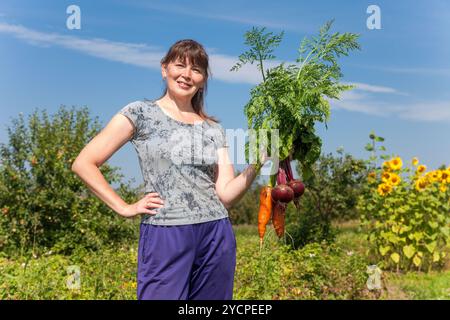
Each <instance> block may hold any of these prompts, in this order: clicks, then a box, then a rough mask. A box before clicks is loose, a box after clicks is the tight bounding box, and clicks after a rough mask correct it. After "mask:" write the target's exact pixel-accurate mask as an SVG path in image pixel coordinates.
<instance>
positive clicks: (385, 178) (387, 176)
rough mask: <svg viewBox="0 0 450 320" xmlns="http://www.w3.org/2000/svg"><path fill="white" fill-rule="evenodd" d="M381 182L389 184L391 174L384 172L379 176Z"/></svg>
mask: <svg viewBox="0 0 450 320" xmlns="http://www.w3.org/2000/svg"><path fill="white" fill-rule="evenodd" d="M381 180H382V181H383V182H384V183H389V181H390V180H391V173H390V172H386V171H384V172H383V173H382V174H381Z"/></svg>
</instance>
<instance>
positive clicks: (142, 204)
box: [122, 192, 164, 218]
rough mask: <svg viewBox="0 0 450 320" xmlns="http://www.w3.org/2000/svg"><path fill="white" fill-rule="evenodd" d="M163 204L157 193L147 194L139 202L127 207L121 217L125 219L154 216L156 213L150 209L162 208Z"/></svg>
mask: <svg viewBox="0 0 450 320" xmlns="http://www.w3.org/2000/svg"><path fill="white" fill-rule="evenodd" d="M163 204H164V201H163V200H162V199H161V198H160V197H159V194H158V193H157V192H152V193H148V194H146V195H145V196H144V197H143V198H142V199H141V200H139V201H137V202H135V203H133V204H129V205H127V206H126V207H125V209H124V211H123V212H122V216H124V217H125V218H133V217H135V216H137V215H141V214H150V215H155V214H157V212H156V211H155V210H150V209H155V208H162V207H163Z"/></svg>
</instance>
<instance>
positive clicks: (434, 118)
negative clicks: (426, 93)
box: [330, 90, 450, 122]
mask: <svg viewBox="0 0 450 320" xmlns="http://www.w3.org/2000/svg"><path fill="white" fill-rule="evenodd" d="M361 91H362V90H361ZM367 92H371V91H369V90H367ZM367 92H358V91H356V90H355V91H345V92H343V94H342V95H341V99H340V100H332V101H330V103H331V106H332V108H334V109H337V110H339V109H340V110H346V111H351V112H359V113H364V114H367V115H374V116H380V117H395V118H399V119H404V120H414V121H420V122H450V101H431V102H428V103H423V102H416V103H389V102H386V101H383V100H381V99H379V97H376V96H375V97H374V96H373V94H368V93H367ZM371 93H373V92H371Z"/></svg>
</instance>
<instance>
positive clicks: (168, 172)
mask: <svg viewBox="0 0 450 320" xmlns="http://www.w3.org/2000/svg"><path fill="white" fill-rule="evenodd" d="M118 113H120V114H122V115H124V116H126V117H127V118H128V119H129V120H130V121H131V122H132V123H133V125H134V128H135V131H134V134H133V136H132V138H131V139H130V141H131V143H132V144H133V146H134V148H135V150H136V152H137V155H138V159H139V165H140V167H141V171H142V175H143V179H144V184H145V193H150V192H158V193H159V195H160V197H161V198H162V199H163V200H164V204H163V206H164V207H162V208H152V209H151V210H155V211H156V212H157V214H155V215H142V222H143V223H148V224H154V225H184V224H194V223H201V222H207V221H212V220H218V219H222V218H226V217H228V211H227V209H226V208H225V207H224V205H223V204H222V202H221V201H220V200H219V198H218V196H217V193H216V190H215V178H216V174H217V162H218V156H217V149H218V148H222V147H228V145H227V141H226V136H225V131H224V129H223V127H222V126H221V125H220V124H218V123H215V122H212V121H210V122H208V121H197V122H195V123H194V124H188V123H184V122H181V121H178V120H176V119H174V118H172V117H170V116H169V115H167V114H166V113H165V111H163V110H162V109H161V108H160V107H159V105H158V104H156V103H155V101H154V100H144V101H135V102H132V103H130V104H128V105H126V106H125V107H124V108H122V109H121V110H120V111H119V112H118Z"/></svg>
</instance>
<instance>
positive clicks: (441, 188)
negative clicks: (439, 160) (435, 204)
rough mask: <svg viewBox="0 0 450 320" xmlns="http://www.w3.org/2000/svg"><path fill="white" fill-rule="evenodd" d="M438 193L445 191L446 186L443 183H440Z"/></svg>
mask: <svg viewBox="0 0 450 320" xmlns="http://www.w3.org/2000/svg"><path fill="white" fill-rule="evenodd" d="M439 191H441V192H445V191H447V185H446V184H445V183H441V185H440V186H439Z"/></svg>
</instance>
